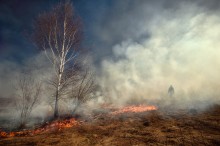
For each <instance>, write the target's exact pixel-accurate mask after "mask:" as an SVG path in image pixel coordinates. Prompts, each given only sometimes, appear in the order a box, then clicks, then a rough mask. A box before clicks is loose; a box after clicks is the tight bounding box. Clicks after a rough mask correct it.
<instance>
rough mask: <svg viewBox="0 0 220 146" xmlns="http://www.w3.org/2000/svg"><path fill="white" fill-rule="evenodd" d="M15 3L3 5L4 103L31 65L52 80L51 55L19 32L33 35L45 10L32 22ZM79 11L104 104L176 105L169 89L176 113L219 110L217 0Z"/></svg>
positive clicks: (89, 5) (100, 4)
mask: <svg viewBox="0 0 220 146" xmlns="http://www.w3.org/2000/svg"><path fill="white" fill-rule="evenodd" d="M55 2H56V1H48V2H45V5H44V1H39V3H38V2H27V6H28V9H29V8H32V7H34V6H39V7H40V6H44V7H46V6H48V5H50V6H51V4H54V3H55ZM15 4H16V3H11V2H6V1H3V2H2V5H1V7H2V8H4V9H2V10H3V11H4V12H3V13H1V15H4V16H5V17H1V25H2V26H3V28H5V29H2V31H1V37H2V38H3V39H2V40H3V41H1V42H0V43H1V46H0V51H1V54H0V56H1V63H0V82H1V85H0V93H1V95H0V97H4V98H5V97H13V96H14V92H15V91H14V89H13V88H12V84H13V81H14V80H15V78H16V76H17V75H18V73H19V72H21V71H22V70H24V69H25V68H27V67H28V66H32V67H33V66H34V67H33V68H34V70H33V72H34V75H35V77H36V78H39V79H42V80H43V79H45V78H47V77H49V76H51V71H50V70H51V68H50V64H49V62H48V61H47V60H46V58H45V56H43V55H44V54H42V53H39V52H37V51H34V50H35V46H33V45H32V44H25V43H24V42H26V41H27V40H26V39H25V38H24V37H23V38H22V37H20V36H22V35H21V34H22V33H21V31H20V30H21V29H26V28H27V29H29V28H31V22H32V21H30V20H31V19H32V17H36V16H37V14H38V13H39V12H40V10H39V9H37V8H36V9H34V10H33V12H30V15H31V16H29V15H27V14H25V13H21V12H25V10H22V9H23V8H24V5H25V2H24V3H23V2H21V3H20V5H19V6H18V7H16V6H15ZM73 4H74V6H75V8H76V12H77V13H78V14H79V15H81V17H82V21H83V23H84V27H85V32H84V34H85V40H84V43H83V44H84V45H83V46H84V47H85V48H88V50H89V51H91V53H90V55H91V56H90V57H91V60H92V61H90V62H93V63H92V65H93V68H94V70H95V72H96V78H97V82H98V84H99V86H100V88H99V89H100V90H99V91H98V93H97V96H98V98H99V99H100V101H106V100H109V99H112V102H113V103H115V104H119V105H121V104H124V103H127V102H133V101H134V103H135V102H136V101H143V100H144V101H146V102H147V101H148V100H161V99H162V100H164V99H167V100H170V98H169V97H168V95H167V90H168V88H169V86H170V85H173V87H174V89H175V94H174V98H175V99H176V100H177V102H176V104H177V106H180V105H181V106H184V107H190V108H191V107H194V106H195V105H196V106H199V107H205V106H207V105H209V104H212V103H219V101H220V91H219V90H218V87H219V85H220V76H219V70H220V59H219V55H220V49H219V46H220V43H219V40H220V29H219V28H220V17H219V16H220V15H219V14H220V10H219V6H220V2H219V1H218V0H210V1H205V0H201V1H200V0H196V1H190V0H184V1H181V2H177V1H175V0H167V1H165V0H158V1H141V0H135V1H134V0H125V1H124V0H119V1H118V0H117V1H108V0H105V1H96V2H89V1H85V0H83V1H81V2H79V1H74V0H73ZM42 9H43V8H42ZM16 11H21V12H20V13H19V14H17V15H19V16H22V17H17V15H16ZM6 12H10V13H6ZM90 12H93V13H90ZM6 16H10V17H9V18H10V20H8V19H6ZM6 20H7V21H6ZM27 21H30V23H26V22H27ZM6 22H7V23H9V24H11V25H9V26H7V23H6ZM14 22H17V23H14ZM17 24H20V25H17ZM13 29H15V30H16V31H15V32H13V31H14V30H13ZM15 37H16V38H15ZM19 41H20V42H22V43H17V42H19ZM22 49H23V50H24V51H22ZM27 50H28V52H27ZM26 52H27V53H26ZM35 52H37V53H35ZM33 58H34V59H33ZM89 60H90V59H89ZM33 64H34V65H33ZM2 83H3V84H2ZM46 91H47V90H45V91H44V92H46ZM45 95H46V94H45ZM44 99H46V98H44Z"/></svg>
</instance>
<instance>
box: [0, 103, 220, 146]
mask: <svg viewBox="0 0 220 146" xmlns="http://www.w3.org/2000/svg"><path fill="white" fill-rule="evenodd" d="M219 113H220V106H218V105H216V106H214V107H213V108H211V109H210V110H209V111H206V112H203V113H196V112H195V111H190V112H189V111H184V110H182V111H176V112H167V111H166V112H164V110H162V109H160V110H158V111H151V112H145V113H140V114H126V115H120V116H115V117H113V116H106V115H102V116H99V117H98V118H96V120H93V121H90V122H85V123H84V124H82V125H80V126H76V127H73V128H70V129H65V130H62V131H55V132H54V131H53V132H51V133H44V134H40V135H35V136H25V137H13V138H5V139H1V140H0V145H4V146H5V145H9V146H10V145H11V146H14V145H20V146H25V145H30V146H34V145H38V146H41V145H44V146H45V145H58V146H67V145H73V146H77V145H79V146H87V145H88V146H89V145H96V146H102V145H104V146H112V145H114V146H122V145H123V146H124V145H126V146H127V145H136V146H145V145H148V146H150V145H158V146H160V145H189V146H194V145H220V115H219Z"/></svg>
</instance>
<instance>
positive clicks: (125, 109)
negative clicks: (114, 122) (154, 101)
mask: <svg viewBox="0 0 220 146" xmlns="http://www.w3.org/2000/svg"><path fill="white" fill-rule="evenodd" d="M152 110H157V107H156V106H153V105H150V106H146V105H138V106H134V105H132V106H126V107H123V108H120V109H119V110H117V111H114V112H111V114H112V115H118V114H123V113H140V112H146V111H152Z"/></svg>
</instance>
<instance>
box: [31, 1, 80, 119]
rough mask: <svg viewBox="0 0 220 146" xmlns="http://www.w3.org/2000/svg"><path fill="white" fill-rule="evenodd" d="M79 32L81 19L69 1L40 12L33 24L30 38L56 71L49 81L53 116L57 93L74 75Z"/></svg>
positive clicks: (62, 90)
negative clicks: (51, 92)
mask: <svg viewBox="0 0 220 146" xmlns="http://www.w3.org/2000/svg"><path fill="white" fill-rule="evenodd" d="M81 36H82V23H81V21H80V18H79V17H77V16H76V15H75V13H74V11H73V7H72V4H71V3H70V2H65V3H59V4H58V5H57V6H55V7H54V8H53V9H52V10H51V11H49V12H46V13H43V14H41V15H39V17H38V18H37V20H36V21H35V24H34V32H33V40H34V42H35V43H36V45H37V46H38V48H40V49H41V50H43V51H44V52H45V55H46V56H47V58H48V60H49V61H50V63H51V64H52V66H53V68H54V72H55V77H54V79H53V80H51V81H50V83H51V85H53V86H54V87H55V93H54V98H55V105H54V118H57V117H58V101H59V97H60V96H62V94H65V90H64V88H65V89H66V86H67V85H68V84H69V81H70V80H69V79H70V78H73V75H74V73H73V71H72V70H71V67H72V66H74V64H75V62H76V58H77V57H78V56H79V55H80V54H79V52H80V50H79V46H80V42H81V38H82V37H81ZM72 68H73V67H72Z"/></svg>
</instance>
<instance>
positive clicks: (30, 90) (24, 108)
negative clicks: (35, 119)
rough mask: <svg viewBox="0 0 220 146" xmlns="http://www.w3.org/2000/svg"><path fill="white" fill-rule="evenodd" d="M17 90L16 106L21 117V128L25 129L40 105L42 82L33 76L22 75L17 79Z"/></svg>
mask: <svg viewBox="0 0 220 146" xmlns="http://www.w3.org/2000/svg"><path fill="white" fill-rule="evenodd" d="M15 88H16V100H15V104H16V108H17V111H18V112H19V117H20V126H19V128H24V127H25V125H26V123H27V120H28V118H29V117H30V114H31V112H32V110H33V109H34V108H35V107H36V106H37V105H38V102H39V99H40V95H41V92H42V88H41V82H39V81H36V80H35V79H34V78H33V77H32V75H31V74H21V75H20V76H19V77H18V78H17V81H16V83H15Z"/></svg>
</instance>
